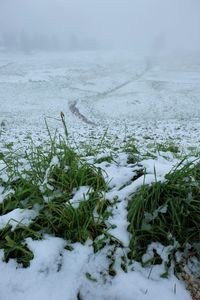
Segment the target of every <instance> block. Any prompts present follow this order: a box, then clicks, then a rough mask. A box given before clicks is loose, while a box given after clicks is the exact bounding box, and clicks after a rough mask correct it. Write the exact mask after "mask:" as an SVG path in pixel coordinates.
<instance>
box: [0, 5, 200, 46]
mask: <svg viewBox="0 0 200 300" xmlns="http://www.w3.org/2000/svg"><path fill="white" fill-rule="evenodd" d="M199 29H200V3H199V1H198V0H0V46H1V48H3V49H8V50H23V51H31V50H34V49H42V50H85V49H86V50H87V49H90V50H93V49H99V48H100V49H116V48H117V49H124V48H125V49H137V50H143V51H158V52H159V51H172V50H178V51H179V50H182V51H188V50H193V51H199V50H200V34H199Z"/></svg>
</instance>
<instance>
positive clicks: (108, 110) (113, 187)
mask: <svg viewBox="0 0 200 300" xmlns="http://www.w3.org/2000/svg"><path fill="white" fill-rule="evenodd" d="M199 83H200V54H199V55H197V54H195V55H191V56H189V55H187V56H186V55H185V56H182V57H179V56H178V55H177V56H171V57H170V56H168V57H161V56H159V57H153V56H152V57H144V56H141V55H138V54H137V55H136V54H134V53H132V52H130V51H129V52H127V51H126V52H125V51H121V52H81V53H79V52H74V53H54V54H51V53H48V54H47V53H40V54H30V55H22V54H6V53H3V52H2V53H0V124H1V128H0V139H1V140H0V152H1V151H2V152H3V151H5V148H6V144H9V143H11V142H13V143H14V145H13V148H14V149H17V148H18V147H19V146H20V144H19V142H21V143H22V144H23V145H26V143H27V136H31V137H33V139H34V140H35V141H36V142H39V143H42V142H43V141H44V140H45V139H46V138H47V131H46V127H45V123H44V118H47V122H48V124H49V127H50V129H51V130H55V129H56V128H58V129H59V128H61V127H62V126H61V122H60V120H59V118H60V117H59V116H60V112H61V111H62V112H64V114H65V119H66V122H67V125H68V129H69V132H70V135H72V136H73V137H74V138H75V139H76V141H77V142H80V141H82V140H83V141H84V140H86V141H87V140H88V139H91V138H96V139H99V138H100V137H101V136H102V134H103V133H104V131H105V130H106V129H107V128H108V132H109V135H111V136H113V137H115V138H116V137H117V138H118V139H119V140H120V141H122V140H123V139H124V138H125V137H126V136H134V138H135V139H136V143H137V145H138V147H140V148H141V151H143V149H145V148H146V147H147V144H148V143H151V144H154V143H161V142H165V141H171V142H173V143H175V144H177V145H179V146H180V147H182V148H183V149H184V150H187V147H189V146H190V147H199V144H200V136H199V130H200V84H199ZM166 156H167V158H166V157H162V155H161V156H158V157H157V158H156V159H155V160H153V159H146V160H145V159H144V160H143V161H142V162H141V165H142V166H143V167H144V168H145V169H146V172H147V174H146V177H145V182H146V183H151V182H154V181H155V173H154V172H155V169H154V167H155V168H156V172H157V179H158V180H161V181H163V180H164V176H165V174H167V173H168V172H169V171H170V170H171V169H172V167H173V166H174V165H175V164H176V163H178V161H179V160H178V159H177V158H176V157H174V156H173V155H172V154H170V153H168V154H166ZM91 159H93V158H91ZM127 160H128V157H127V156H126V154H124V153H120V154H119V155H118V156H117V157H116V159H115V161H114V162H113V163H111V164H110V165H109V164H107V163H105V162H101V163H99V164H97V163H96V166H98V167H101V168H102V169H103V170H104V171H105V172H106V173H107V175H106V180H107V181H108V182H109V191H108V192H107V193H106V195H105V198H106V199H109V200H110V201H112V200H113V199H115V198H116V196H117V197H118V199H119V204H118V205H117V206H116V208H115V210H114V211H113V216H112V218H111V220H110V222H111V224H114V225H116V226H117V227H116V228H115V229H112V230H110V233H111V234H112V235H113V236H115V237H116V238H117V239H119V240H120V241H121V242H122V243H123V245H124V247H125V249H126V247H128V241H129V237H130V236H129V233H128V232H127V230H126V228H127V226H128V222H127V211H126V207H127V201H128V199H129V196H130V195H132V194H133V193H134V192H135V191H136V190H137V188H138V187H139V186H140V185H142V183H143V182H144V176H141V177H140V178H138V179H137V180H135V181H133V182H132V183H131V179H132V178H133V175H134V174H135V172H136V169H135V167H134V166H131V165H129V164H128V163H127ZM25 163H26V162H25ZM52 164H53V165H54V164H56V162H52ZM1 166H2V167H3V166H4V165H3V162H1ZM3 176H4V177H3ZM1 178H5V174H4V173H3V174H1ZM0 193H1V194H0V203H2V202H3V201H4V199H5V197H6V195H5V193H4V192H3V188H2V187H1V186H0ZM11 193H12V191H11ZM87 194H88V187H81V190H78V191H74V195H73V198H72V200H71V201H72V202H71V203H74V202H75V203H76V201H79V200H80V201H83V200H85V198H86V196H87ZM35 214H37V209H35V210H34V211H31V210H28V211H20V209H16V210H15V211H13V212H10V213H8V215H4V216H0V229H1V228H3V227H4V226H5V225H6V223H7V222H8V220H9V219H14V220H17V221H18V222H20V221H22V222H23V224H24V225H28V224H29V223H30V222H31V220H32V219H34V218H35ZM11 225H12V226H15V225H16V223H15V221H11ZM26 242H27V245H28V247H29V249H30V250H31V251H32V252H33V254H34V259H33V260H32V261H31V264H30V267H28V268H26V269H23V268H21V267H20V266H19V265H18V264H17V262H16V261H15V260H10V261H9V262H8V263H5V262H3V250H0V259H1V261H0V300H25V299H28V300H36V299H43V300H47V299H48V300H57V299H59V300H76V299H82V300H89V299H91V300H92V299H94V300H98V299H99V300H100V299H113V300H121V299H124V300H145V299H148V300H150V299H152V300H153V299H154V300H159V299H161V298H162V299H163V300H165V299H166V300H169V299H170V300H179V299H180V300H189V299H191V297H190V295H189V293H188V292H187V291H186V289H185V286H184V283H183V282H181V281H179V280H178V279H177V278H176V277H175V276H174V275H173V274H172V272H171V274H170V276H169V278H168V279H164V278H161V277H160V275H161V274H162V273H163V272H164V262H163V264H161V265H159V266H153V267H152V266H151V267H149V268H146V269H144V268H142V267H141V266H140V264H139V263H137V262H134V263H133V264H131V265H130V266H129V267H128V273H125V272H124V271H123V270H122V269H121V267H120V258H121V257H122V255H123V253H122V252H123V250H122V249H118V250H117V251H118V253H115V255H116V257H115V259H116V265H115V268H116V271H117V276H115V277H114V278H111V277H109V276H108V274H107V273H106V270H107V268H108V264H109V261H108V258H107V256H108V253H109V251H111V248H110V246H109V245H107V246H106V247H104V248H103V249H102V250H101V251H99V252H97V253H96V254H94V253H93V249H92V244H91V241H90V240H88V241H87V242H86V244H85V245H81V244H79V243H76V244H74V245H73V247H74V250H73V251H66V250H64V247H65V246H66V241H64V240H63V239H61V238H57V237H52V236H49V235H46V236H45V240H43V241H40V240H36V241H35V240H33V239H32V238H28V239H27V241H26ZM153 247H155V248H156V249H157V251H158V252H159V255H160V256H161V257H163V260H164V259H165V258H166V255H167V251H168V250H167V249H166V248H163V247H162V246H161V245H159V244H156V245H152V249H153ZM120 251H121V252H120ZM124 251H125V250H124ZM149 251H150V252H151V251H152V250H151V249H150V250H149ZM86 274H87V276H86ZM88 274H89V276H90V274H91V278H89V279H88Z"/></svg>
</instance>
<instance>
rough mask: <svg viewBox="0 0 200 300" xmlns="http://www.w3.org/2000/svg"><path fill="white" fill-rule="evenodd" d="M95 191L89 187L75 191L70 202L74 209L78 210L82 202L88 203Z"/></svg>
mask: <svg viewBox="0 0 200 300" xmlns="http://www.w3.org/2000/svg"><path fill="white" fill-rule="evenodd" d="M92 191H93V189H92V188H91V187H89V186H80V187H79V188H78V189H74V190H73V197H72V199H70V200H69V202H70V204H71V205H72V206H73V207H74V208H78V207H79V205H80V202H82V201H87V200H88V199H89V197H90V193H92Z"/></svg>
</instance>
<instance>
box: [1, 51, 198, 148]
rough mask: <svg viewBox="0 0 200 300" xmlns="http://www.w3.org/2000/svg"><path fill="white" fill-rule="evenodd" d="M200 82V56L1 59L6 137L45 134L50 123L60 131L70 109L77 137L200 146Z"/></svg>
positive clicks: (70, 55) (70, 121)
mask: <svg viewBox="0 0 200 300" xmlns="http://www.w3.org/2000/svg"><path fill="white" fill-rule="evenodd" d="M199 82H200V55H199V56H198V55H197V54H195V55H190V56H189V55H187V56H186V55H185V56H182V57H179V56H178V55H177V56H171V57H169V56H168V57H157V58H155V57H143V56H139V55H138V54H137V55H134V53H132V52H82V53H78V52H77V53H66V54H64V53H57V54H49V53H48V54H46V53H42V54H32V55H31V54H30V55H22V54H5V53H0V121H1V122H2V121H3V123H2V125H3V126H2V127H3V128H2V129H4V130H3V131H6V139H8V138H9V139H12V138H13V137H14V136H15V135H17V136H18V137H19V136H21V137H22V139H23V138H24V136H25V135H26V134H27V132H31V133H34V134H35V135H36V136H37V134H39V135H40V136H41V131H43V132H45V128H44V127H45V126H44V117H50V118H51V119H48V123H49V126H52V128H57V127H60V123H59V122H58V121H56V120H53V119H52V118H59V113H60V111H63V112H64V113H65V115H66V119H67V123H68V126H69V127H70V132H71V133H72V132H73V133H74V134H75V135H76V136H77V135H78V136H81V135H84V137H87V136H89V135H91V134H92V135H93V134H97V136H99V134H100V133H102V131H103V130H105V129H106V128H109V131H111V133H112V134H116V135H117V136H118V137H119V136H120V137H122V138H123V137H124V135H125V132H126V134H127V131H128V133H130V134H131V135H133V134H134V135H135V137H136V138H138V139H139V140H140V141H142V142H143V138H144V137H147V136H148V137H150V139H152V140H154V141H155V140H156V141H159V140H162V139H167V138H172V139H175V140H177V142H178V141H179V140H181V142H182V144H184V145H188V144H192V146H194V145H198V143H199V141H200V138H199V134H198V132H199V129H200V118H199V117H200V105H199V101H200V85H199ZM74 107H75V112H74V111H73V109H71V108H74ZM83 116H84V117H83ZM87 121H88V122H87ZM95 125H96V126H95Z"/></svg>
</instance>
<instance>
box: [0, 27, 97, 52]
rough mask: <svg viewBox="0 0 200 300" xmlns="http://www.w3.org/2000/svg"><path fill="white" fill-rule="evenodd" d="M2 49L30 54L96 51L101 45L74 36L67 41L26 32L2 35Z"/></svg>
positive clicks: (0, 44)
mask: <svg viewBox="0 0 200 300" xmlns="http://www.w3.org/2000/svg"><path fill="white" fill-rule="evenodd" d="M0 48H1V49H5V50H9V51H23V52H27V53H29V52H31V51H34V50H45V51H56V50H69V51H70V50H95V49H98V48H99V45H98V43H97V41H96V39H95V38H83V39H80V38H78V37H77V36H76V35H74V34H72V35H71V36H69V37H67V38H66V39H63V38H62V39H60V38H59V37H58V36H56V35H47V34H34V35H29V34H27V33H25V32H21V33H20V34H19V35H17V36H16V35H15V34H14V33H12V32H6V33H3V34H2V35H0Z"/></svg>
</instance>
